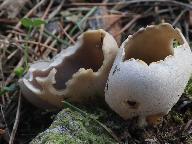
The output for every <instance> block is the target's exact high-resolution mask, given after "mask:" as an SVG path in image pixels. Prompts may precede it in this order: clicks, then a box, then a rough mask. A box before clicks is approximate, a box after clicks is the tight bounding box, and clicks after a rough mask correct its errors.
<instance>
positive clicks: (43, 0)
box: [7, 0, 46, 38]
mask: <svg viewBox="0 0 192 144" xmlns="http://www.w3.org/2000/svg"><path fill="white" fill-rule="evenodd" d="M44 2H46V0H42V1H40V2H39V3H37V5H36V6H34V7H33V8H32V9H31V10H30V11H29V12H28V13H27V14H26V15H25V16H24V18H27V17H29V16H30V15H31V14H32V13H33V12H34V11H35V10H36V9H37V8H38V7H40V6H41V5H42V4H43V3H44ZM20 26H21V22H20V21H19V22H18V23H17V25H16V26H15V27H14V29H18V28H19V27H20ZM11 37H12V34H9V35H8V36H7V38H11Z"/></svg>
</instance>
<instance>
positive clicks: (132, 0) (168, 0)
mask: <svg viewBox="0 0 192 144" xmlns="http://www.w3.org/2000/svg"><path fill="white" fill-rule="evenodd" d="M141 2H161V3H164V4H168V3H169V4H172V5H178V6H180V7H184V8H186V9H188V10H192V5H190V4H186V3H183V2H179V1H175V0H130V1H124V2H111V3H72V4H66V5H65V6H66V7H71V6H114V5H117V4H118V5H130V4H135V3H141ZM141 6H142V5H141Z"/></svg>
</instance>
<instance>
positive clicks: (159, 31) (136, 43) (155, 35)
mask: <svg viewBox="0 0 192 144" xmlns="http://www.w3.org/2000/svg"><path fill="white" fill-rule="evenodd" d="M174 41H177V42H178V43H179V44H183V43H184V42H183V39H182V37H181V35H180V33H179V32H178V30H177V29H174V28H173V27H172V26H171V25H168V24H161V25H159V26H149V27H147V28H146V29H141V30H139V31H138V32H137V33H135V34H134V35H133V36H132V37H130V38H129V39H128V41H127V42H126V43H125V46H124V47H125V57H124V61H125V60H129V59H131V58H134V59H139V60H142V61H144V62H145V63H147V64H148V65H150V63H152V62H157V61H160V60H164V59H165V58H166V57H167V56H170V55H174V50H173V42H174Z"/></svg>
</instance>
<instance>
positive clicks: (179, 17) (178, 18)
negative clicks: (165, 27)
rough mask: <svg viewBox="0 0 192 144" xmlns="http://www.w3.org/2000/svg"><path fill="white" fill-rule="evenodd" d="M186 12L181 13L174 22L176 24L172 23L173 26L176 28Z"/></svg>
mask: <svg viewBox="0 0 192 144" xmlns="http://www.w3.org/2000/svg"><path fill="white" fill-rule="evenodd" d="M185 12H186V10H183V11H181V13H180V14H179V15H178V16H177V18H176V19H175V20H174V22H173V23H172V25H173V26H175V25H176V24H177V23H178V21H179V20H180V19H181V17H182V16H183V14H185Z"/></svg>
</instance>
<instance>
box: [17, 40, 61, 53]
mask: <svg viewBox="0 0 192 144" xmlns="http://www.w3.org/2000/svg"><path fill="white" fill-rule="evenodd" d="M16 42H19V43H30V44H35V45H40V46H42V47H45V48H48V49H50V50H52V51H55V52H57V49H55V48H53V47H50V46H47V45H44V44H42V43H39V42H35V41H30V40H17V41H16Z"/></svg>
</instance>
